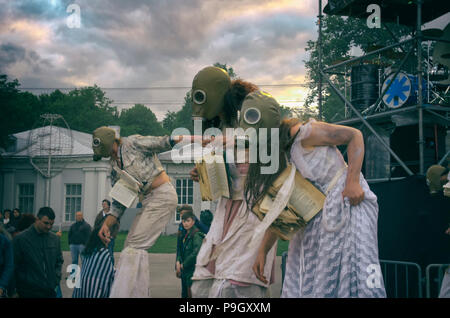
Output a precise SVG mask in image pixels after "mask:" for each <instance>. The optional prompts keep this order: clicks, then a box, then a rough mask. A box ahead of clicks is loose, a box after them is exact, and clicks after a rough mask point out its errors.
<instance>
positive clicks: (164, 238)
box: [61, 232, 289, 256]
mask: <svg viewBox="0 0 450 318" xmlns="http://www.w3.org/2000/svg"><path fill="white" fill-rule="evenodd" d="M127 234H128V232H119V234H118V235H117V238H116V244H115V245H114V252H120V251H122V249H123V245H124V243H125V239H126V238H127ZM67 235H68V232H63V235H62V237H61V249H62V250H63V251H70V249H69V242H68V238H67ZM288 245H289V242H288V241H281V240H278V249H277V255H278V256H281V254H283V252H284V251H287V249H288ZM176 250H177V236H176V234H172V235H161V236H160V237H159V238H158V239H157V240H156V243H155V245H153V246H152V247H151V248H150V249H149V250H148V251H149V253H164V254H171V253H176Z"/></svg>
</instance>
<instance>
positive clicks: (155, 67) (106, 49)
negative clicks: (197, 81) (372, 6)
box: [0, 0, 317, 119]
mask: <svg viewBox="0 0 450 318" xmlns="http://www.w3.org/2000/svg"><path fill="white" fill-rule="evenodd" d="M71 3H72V1H60V0H48V1H44V0H42V1H21V0H18V1H6V0H0V7H1V8H2V9H1V10H0V70H1V71H2V72H6V74H8V76H9V77H11V78H18V80H19V82H21V84H22V87H28V88H33V87H79V86H86V85H94V84H97V85H99V86H100V87H104V88H114V87H121V88H124V87H128V88H136V87H160V86H164V87H188V86H190V84H191V81H192V78H193V76H194V75H195V74H196V72H197V71H198V70H200V69H201V68H203V67H204V66H206V65H211V64H213V63H215V62H221V63H227V65H229V66H232V67H233V68H234V70H235V71H236V73H237V74H238V76H240V77H242V78H244V79H247V80H250V81H253V82H255V83H257V84H279V83H292V82H300V81H302V80H304V75H305V69H304V63H303V62H302V60H303V59H305V58H306V56H305V51H304V48H305V46H306V42H307V41H308V40H311V39H315V38H316V36H317V30H316V25H315V19H316V18H315V16H316V15H317V13H316V10H317V9H316V7H317V4H316V1H315V0H308V1H282V0H265V1H262V0H228V1H225V0H206V1H204V0H203V1H201V0H152V1H144V0H142V1H137V0H135V1H119V0H116V1H107V0H96V1H87V0H79V1H77V2H76V3H77V4H78V5H79V7H80V12H81V27H80V28H69V27H68V25H67V18H68V16H69V15H71V14H72V13H71V12H66V9H67V7H68V6H69V4H71ZM34 92H35V93H38V91H34ZM106 92H107V95H108V97H110V98H112V99H113V100H114V101H116V102H117V105H119V106H120V107H127V106H131V105H132V104H133V103H135V102H143V103H145V104H146V105H147V106H149V107H150V108H151V109H152V110H153V111H154V112H155V114H156V115H157V116H158V118H159V119H162V117H163V116H164V114H165V112H166V111H167V110H178V109H179V108H180V107H181V105H182V102H183V97H184V95H185V93H186V89H179V88H178V89H172V90H170V89H164V90H108V89H106ZM272 93H274V95H275V97H277V96H276V95H277V94H276V93H275V92H272ZM281 98H283V97H281ZM128 102H129V104H127V103H128Z"/></svg>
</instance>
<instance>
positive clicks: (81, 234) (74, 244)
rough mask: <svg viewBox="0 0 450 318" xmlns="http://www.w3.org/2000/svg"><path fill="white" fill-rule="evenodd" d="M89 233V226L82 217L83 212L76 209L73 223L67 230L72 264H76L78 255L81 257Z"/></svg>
mask: <svg viewBox="0 0 450 318" xmlns="http://www.w3.org/2000/svg"><path fill="white" fill-rule="evenodd" d="M90 234H91V226H90V225H89V224H88V223H87V222H86V221H85V220H84V219H83V213H81V212H80V211H78V212H77V213H75V223H74V224H72V226H71V227H70V230H69V246H70V254H71V255H72V264H75V265H78V256H80V258H81V253H82V252H83V249H84V246H85V245H86V242H87V240H88V239H89V235H90Z"/></svg>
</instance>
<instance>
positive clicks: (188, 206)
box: [179, 204, 194, 213]
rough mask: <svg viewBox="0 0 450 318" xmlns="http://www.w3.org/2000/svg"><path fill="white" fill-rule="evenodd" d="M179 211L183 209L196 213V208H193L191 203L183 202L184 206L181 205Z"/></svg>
mask: <svg viewBox="0 0 450 318" xmlns="http://www.w3.org/2000/svg"><path fill="white" fill-rule="evenodd" d="M179 211H180V213H181V211H187V212H191V213H194V209H192V207H191V206H190V205H189V204H183V205H182V206H180V207H179Z"/></svg>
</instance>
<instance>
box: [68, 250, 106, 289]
mask: <svg viewBox="0 0 450 318" xmlns="http://www.w3.org/2000/svg"><path fill="white" fill-rule="evenodd" d="M113 280H114V267H113V261H112V255H111V253H110V252H109V250H108V249H107V248H101V249H99V250H98V251H96V252H94V253H92V254H91V255H89V256H87V257H85V258H84V259H83V264H82V266H81V279H80V288H74V291H73V295H72V298H108V297H109V294H110V291H111V286H112V283H113Z"/></svg>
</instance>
